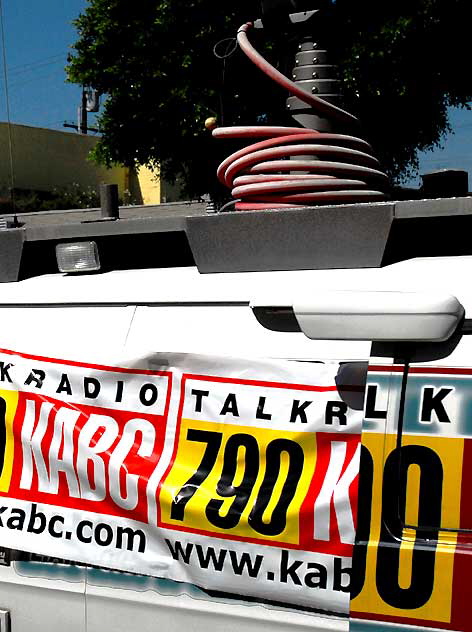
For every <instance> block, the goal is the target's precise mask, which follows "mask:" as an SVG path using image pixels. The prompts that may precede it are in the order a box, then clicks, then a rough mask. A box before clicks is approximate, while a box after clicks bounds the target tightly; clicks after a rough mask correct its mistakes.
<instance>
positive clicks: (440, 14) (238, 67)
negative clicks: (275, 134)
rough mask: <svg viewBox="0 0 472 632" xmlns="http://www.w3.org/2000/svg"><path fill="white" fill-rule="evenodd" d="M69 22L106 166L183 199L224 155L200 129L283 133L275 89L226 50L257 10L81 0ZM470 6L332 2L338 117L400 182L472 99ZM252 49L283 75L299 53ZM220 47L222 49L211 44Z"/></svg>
mask: <svg viewBox="0 0 472 632" xmlns="http://www.w3.org/2000/svg"><path fill="white" fill-rule="evenodd" d="M88 2H89V4H88V7H87V8H86V10H85V11H84V13H83V14H81V15H80V16H79V18H78V19H77V20H76V23H75V24H76V28H77V31H78V40H77V42H76V43H75V44H74V47H73V48H74V51H73V53H72V54H71V56H70V59H69V65H68V75H69V79H70V80H71V81H73V82H75V83H80V84H83V85H90V86H93V87H95V88H97V89H98V90H100V91H101V92H102V93H104V94H106V95H107V98H106V101H105V105H104V108H103V112H102V114H101V115H100V128H101V131H102V138H101V140H100V142H99V143H98V145H97V147H96V149H95V150H94V151H95V157H96V159H97V160H99V161H100V162H102V163H104V164H111V163H113V162H119V163H123V164H126V165H128V166H131V165H136V164H148V165H149V164H150V165H157V164H159V165H160V168H161V171H162V173H163V175H164V177H167V178H170V179H173V178H174V177H175V176H179V177H181V178H182V179H183V182H184V183H185V185H186V187H187V190H188V192H189V193H190V194H200V193H203V192H206V191H210V190H214V188H215V175H214V173H215V169H216V165H217V163H218V162H219V160H220V159H221V158H222V156H223V155H225V154H227V152H228V151H231V147H228V144H227V143H221V141H215V140H213V139H212V138H211V135H210V134H209V132H208V131H207V130H205V129H204V121H205V119H206V118H207V117H209V116H216V117H217V118H218V122H219V124H220V125H221V124H224V125H234V124H257V123H260V122H269V123H275V124H282V125H283V124H287V123H288V124H290V118H289V117H288V115H287V113H286V111H285V97H286V95H285V94H284V93H283V91H282V90H281V89H279V88H278V87H277V86H275V85H273V84H272V83H271V82H270V81H269V80H267V79H266V78H265V77H264V76H263V75H262V74H261V73H260V71H259V70H258V69H256V68H254V67H253V66H252V65H251V64H250V62H248V61H247V60H246V58H245V57H244V56H243V55H242V53H241V52H240V51H236V52H235V53H234V54H233V55H231V56H229V57H226V58H225V59H220V58H218V57H217V56H215V54H214V51H213V49H214V46H215V45H217V48H216V51H217V53H219V55H220V57H221V55H222V54H223V53H224V52H225V51H226V50H227V49H228V47H229V46H231V44H232V42H231V41H226V42H222V40H225V38H233V37H234V35H235V32H236V30H237V28H238V26H239V25H240V24H242V23H243V22H245V21H247V20H248V19H254V18H255V17H257V14H258V13H259V2H257V1H255V0H238V2H233V3H228V2H221V3H220V2H215V1H214V0H189V1H187V2H182V1H181V0H133V2H129V0H88ZM468 4H469V0H408V1H407V0H395V1H393V0H383V1H382V2H379V0H359V1H357V2H353V1H352V0H336V2H335V3H334V4H333V13H334V17H333V21H332V24H333V25H335V26H334V28H333V29H332V31H331V32H330V33H329V37H326V35H327V34H326V33H325V38H326V39H327V40H329V41H328V42H326V43H328V45H329V48H330V50H331V51H332V54H333V59H334V60H336V61H337V62H338V63H339V65H340V72H341V77H342V79H343V85H344V93H345V99H346V106H347V108H348V109H350V110H351V111H353V113H355V114H357V115H358V116H359V117H360V119H361V121H362V123H363V129H364V132H365V134H364V135H365V136H366V137H367V138H368V139H369V140H370V141H371V142H372V143H373V145H374V147H375V149H376V151H377V153H378V154H379V156H380V158H381V159H382V160H383V163H384V166H385V168H386V169H387V170H388V171H389V172H390V174H391V175H392V176H394V177H396V178H398V177H401V175H402V174H405V173H407V172H408V170H412V169H413V170H414V169H415V167H416V165H417V162H416V155H417V150H423V149H427V148H431V147H433V146H435V145H437V144H438V143H439V142H440V140H441V138H442V136H443V135H444V133H445V132H446V131H447V130H448V122H447V109H448V107H449V106H450V105H455V106H464V105H466V104H467V102H468V101H470V100H471V99H472V82H471V80H470V78H469V74H468V67H467V66H468V64H467V60H468V59H470V53H469V50H468V44H467V42H468V38H467V35H468V34H467V33H466V29H467V28H468V11H467V9H468ZM252 37H253V39H254V37H255V44H256V46H257V47H258V48H259V49H262V50H263V51H264V53H265V54H267V55H268V56H269V58H270V60H271V61H272V63H274V64H275V65H277V66H278V67H279V68H280V69H281V70H282V71H283V72H286V73H287V72H289V71H290V68H291V66H293V55H294V52H295V44H296V41H295V39H294V38H293V37H292V38H291V37H289V36H288V35H287V34H284V33H280V34H279V36H278V37H277V38H275V39H274V35H273V34H271V38H270V39H268V38H266V37H265V34H264V33H255V34H254V36H252ZM218 42H220V44H218Z"/></svg>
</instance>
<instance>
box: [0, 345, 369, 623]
mask: <svg viewBox="0 0 472 632" xmlns="http://www.w3.org/2000/svg"><path fill="white" fill-rule="evenodd" d="M338 370H339V364H337V363H326V364H325V363H307V362H304V363H301V362H288V361H255V360H250V361H249V360H242V359H237V358H220V357H210V356H197V355H186V354H171V353H166V354H164V353H162V354H161V353H160V354H156V353H153V354H149V356H146V357H143V358H139V359H134V360H125V361H121V360H120V361H119V360H117V359H116V358H113V359H111V360H110V363H109V365H108V366H104V365H94V364H84V363H78V362H74V361H71V360H58V359H51V358H42V357H36V356H32V355H28V354H24V353H17V352H12V351H0V546H3V547H9V548H14V549H19V550H24V551H30V552H34V553H39V554H43V555H52V556H55V557H62V558H64V559H68V560H73V561H78V562H83V563H87V564H93V565H100V566H103V567H106V568H112V569H118V570H123V571H130V572H134V573H142V574H145V575H152V576H155V577H162V578H168V579H172V580H176V581H182V582H189V583H192V584H195V585H197V586H200V587H202V588H205V589H208V590H214V591H219V592H221V593H228V594H232V595H239V596H241V597H242V598H244V597H248V598H251V599H256V600H260V601H269V602H276V603H285V604H290V605H292V606H302V607H304V608H311V609H315V610H321V611H326V612H339V613H348V611H349V586H350V579H351V557H352V545H353V542H354V535H355V524H356V506H357V478H358V471H359V439H360V432H361V425H362V411H357V410H352V409H350V408H349V407H348V406H347V404H346V403H345V402H344V401H343V400H342V398H341V397H340V394H339V393H338V390H337V388H336V382H335V378H336V375H337V372H338Z"/></svg>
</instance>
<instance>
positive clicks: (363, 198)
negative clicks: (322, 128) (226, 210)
mask: <svg viewBox="0 0 472 632" xmlns="http://www.w3.org/2000/svg"><path fill="white" fill-rule="evenodd" d="M250 28H252V23H251V22H248V23H247V24H244V25H243V26H242V27H241V28H240V29H239V31H238V43H239V46H240V48H241V49H242V51H243V52H244V53H245V54H246V55H247V56H248V57H249V59H250V60H251V61H252V62H253V63H254V64H256V66H258V68H260V69H261V70H262V71H263V72H264V73H265V74H266V75H267V76H269V77H270V78H271V79H273V80H274V81H276V82H277V83H278V84H279V85H281V86H282V87H284V88H286V89H287V90H288V91H289V92H290V93H291V94H292V95H294V96H296V97H298V98H299V99H300V100H302V101H303V102H305V103H307V104H308V105H310V106H311V107H312V108H313V110H314V111H315V112H316V113H317V114H320V115H322V116H324V117H327V118H332V119H335V120H337V121H339V122H341V123H353V122H356V121H357V119H356V118H355V117H354V116H352V114H350V113H349V112H346V111H345V110H342V109H341V108H339V107H337V106H335V105H332V104H331V103H328V102H327V101H324V100H323V99H321V98H320V97H317V96H315V95H312V94H309V93H308V92H305V91H304V90H303V89H302V88H300V86H298V85H296V83H294V82H293V81H291V80H290V79H288V78H287V77H285V75H283V74H282V73H280V72H279V71H278V70H276V69H275V68H274V67H273V66H271V64H269V62H267V61H266V60H265V59H264V58H263V57H262V56H261V55H260V54H259V53H258V52H257V51H256V50H255V49H254V48H253V46H252V45H251V43H250V42H249V40H248V37H247V31H248V30H249V29H250ZM213 136H214V137H215V138H254V139H265V140H261V141H259V142H256V143H253V144H252V145H249V146H247V147H245V148H244V149H241V150H239V151H237V152H235V153H234V154H232V155H231V156H229V157H228V158H226V160H224V161H223V162H222V163H221V165H220V166H219V168H218V173H217V175H218V178H219V180H220V182H222V183H223V184H224V185H226V186H227V187H228V188H230V189H231V193H232V195H233V198H235V199H236V200H238V201H237V202H236V209H237V210H255V209H266V208H293V207H297V206H306V205H317V204H329V203H347V204H348V203H355V202H370V201H375V200H382V199H385V193H384V189H385V188H386V187H387V186H388V183H387V176H386V175H385V174H384V173H383V172H382V171H380V170H379V162H378V160H377V159H376V158H375V157H374V156H373V155H372V148H371V147H370V145H369V144H368V143H367V142H366V141H364V140H361V139H360V138H356V137H354V136H348V135H345V134H331V133H324V132H319V131H317V130H314V129H306V128H303V127H270V126H260V127H259V126H256V127H218V128H216V129H215V130H213ZM296 156H301V157H302V158H301V159H296ZM307 156H308V157H309V158H308V159H307V158H306V157H307ZM294 157H295V159H294ZM297 171H303V172H305V173H302V174H298V173H293V172H297ZM306 172H309V173H308V174H307V173H306Z"/></svg>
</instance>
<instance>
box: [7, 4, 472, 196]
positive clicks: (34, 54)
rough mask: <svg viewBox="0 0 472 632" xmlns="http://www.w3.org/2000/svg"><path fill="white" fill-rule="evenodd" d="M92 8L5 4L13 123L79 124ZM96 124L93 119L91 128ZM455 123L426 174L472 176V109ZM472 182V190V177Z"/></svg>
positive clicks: (423, 162)
mask: <svg viewBox="0 0 472 632" xmlns="http://www.w3.org/2000/svg"><path fill="white" fill-rule="evenodd" d="M86 4H87V2H86V0H3V12H4V29H5V45H6V60H7V67H8V81H9V83H8V85H9V96H10V116H11V120H12V121H13V122H15V123H22V124H25V125H34V126H39V127H48V128H52V129H60V130H63V129H64V128H63V122H64V121H65V120H67V121H70V122H77V107H78V105H79V102H80V94H81V91H80V88H79V86H75V85H71V84H67V83H65V72H64V66H65V64H66V58H67V53H68V51H69V50H70V45H71V44H72V43H73V42H74V41H75V39H76V32H75V30H74V27H73V26H72V24H71V23H72V21H73V20H74V18H76V17H77V16H78V14H79V13H80V12H81V11H82V10H83V9H84V8H85V6H86ZM0 76H1V80H0V121H5V120H6V118H7V116H6V106H5V103H6V100H5V82H4V78H3V69H2V72H1V73H0ZM93 120H94V119H93V115H89V124H93ZM451 123H452V127H453V129H454V131H455V134H450V135H449V136H448V138H447V139H446V140H445V141H444V147H443V149H440V150H435V151H434V152H427V153H425V154H422V156H421V159H420V172H427V171H431V170H433V169H439V168H446V167H448V168H462V169H466V170H467V171H469V173H470V174H472V149H471V148H472V111H471V112H468V111H466V110H454V111H452V112H451ZM469 182H470V187H472V182H471V178H470V177H469ZM415 183H419V179H418V180H416V181H414V182H412V184H415Z"/></svg>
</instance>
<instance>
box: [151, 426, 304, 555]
mask: <svg viewBox="0 0 472 632" xmlns="http://www.w3.org/2000/svg"><path fill="white" fill-rule="evenodd" d="M315 465H316V435H315V434H314V433H310V432H287V431H286V432H283V433H281V432H280V430H269V429H262V428H251V429H250V430H249V429H248V427H247V426H238V425H233V424H219V423H214V422H207V421H205V422H202V421H194V420H191V419H183V420H182V423H181V427H180V433H179V438H178V447H177V454H176V456H175V460H174V463H173V465H172V468H171V470H170V472H169V474H168V476H167V478H166V479H165V481H164V483H163V487H162V490H161V493H160V509H161V520H160V521H161V523H165V524H169V525H175V526H176V527H179V529H181V530H184V531H185V528H189V529H192V530H194V529H195V530H199V531H206V532H213V533H218V534H222V535H231V536H240V537H243V538H247V539H248V540H251V539H257V540H261V539H262V540H267V541H276V542H286V543H289V544H298V543H299V521H300V508H301V506H302V503H303V501H304V500H305V498H306V495H307V493H308V490H309V487H310V483H311V481H312V478H313V474H314V470H315ZM269 467H270V468H272V469H273V470H274V471H269ZM274 480H275V483H274ZM228 486H229V489H228ZM224 490H226V491H225V492H224V496H223V495H222V492H223V491H224Z"/></svg>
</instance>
